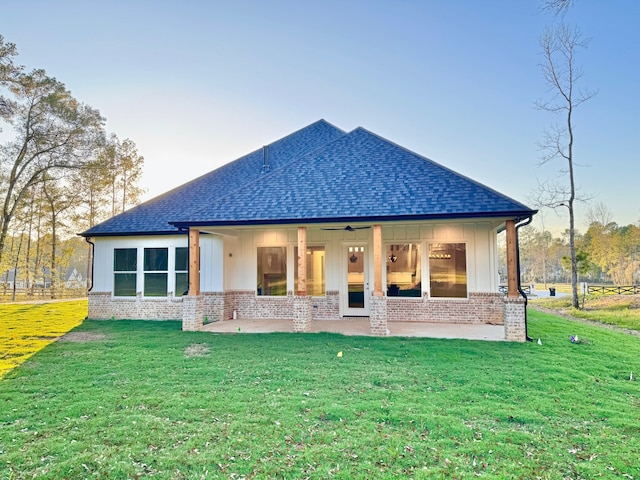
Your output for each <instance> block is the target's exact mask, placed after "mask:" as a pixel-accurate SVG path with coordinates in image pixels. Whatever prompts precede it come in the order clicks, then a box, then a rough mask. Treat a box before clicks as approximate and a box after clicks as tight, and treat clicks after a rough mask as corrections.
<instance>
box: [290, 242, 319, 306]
mask: <svg viewBox="0 0 640 480" xmlns="http://www.w3.org/2000/svg"><path fill="white" fill-rule="evenodd" d="M293 257H294V259H295V260H296V262H295V265H294V282H295V285H294V286H293V288H294V290H298V247H294V249H293ZM306 259H307V295H311V296H314V297H321V296H323V295H324V294H325V270H324V259H325V253H324V247H307V255H306Z"/></svg>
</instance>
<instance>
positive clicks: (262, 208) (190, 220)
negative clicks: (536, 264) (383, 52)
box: [82, 120, 535, 237]
mask: <svg viewBox="0 0 640 480" xmlns="http://www.w3.org/2000/svg"><path fill="white" fill-rule="evenodd" d="M265 153H266V154H267V155H266V156H265ZM265 159H268V168H263V165H264V163H265ZM534 213H535V211H534V210H531V209H529V208H528V207H526V206H525V205H523V204H521V203H519V202H517V201H515V200H513V199H511V198H508V197H506V196H505V195H502V194H500V193H498V192H496V191H495V190H492V189H491V188H489V187H486V186H484V185H481V184H479V183H477V182H475V181H473V180H471V179H469V178H467V177H465V176H463V175H460V174H458V173H456V172H454V171H452V170H450V169H448V168H446V167H444V166H442V165H439V164H438V163H436V162H433V161H432V160H429V159H428V158H426V157H423V156H421V155H418V154H416V153H414V152H411V151H409V150H407V149H405V148H403V147H401V146H399V145H397V144H395V143H392V142H390V141H388V140H386V139H384V138H382V137H380V136H378V135H375V134H373V133H371V132H369V131H367V130H365V129H363V128H357V129H355V130H353V131H352V132H350V133H346V132H344V131H343V130H340V129H338V128H336V127H334V126H333V125H331V124H329V123H328V122H326V121H324V120H320V121H318V122H315V123H313V124H311V125H309V126H308V127H305V128H303V129H301V130H299V131H297V132H294V133H292V134H291V135H288V136H286V137H284V138H282V139H280V140H278V141H276V142H274V143H272V144H270V145H269V146H268V149H267V150H265V149H259V150H256V151H254V152H252V153H250V154H248V155H245V156H244V157H241V158H239V159H237V160H235V161H233V162H231V163H229V164H226V165H224V166H222V167H220V168H218V169H216V170H214V171H212V172H209V173H207V174H205V175H203V176H201V177H199V178H197V179H195V180H193V181H191V182H189V183H186V184H184V185H182V186H180V187H177V188H175V189H173V190H171V191H169V192H167V193H165V194H163V195H161V196H159V197H156V198H154V199H152V200H149V201H148V202H145V203H143V204H141V205H139V206H138V207H135V208H133V209H131V210H129V211H127V212H124V213H122V214H120V215H117V216H115V217H113V218H111V219H109V220H107V221H105V222H103V223H101V224H99V225H97V226H95V227H93V228H91V229H89V230H87V231H86V232H83V233H82V235H83V236H85V237H92V236H113V235H137V234H169V233H177V232H178V231H179V228H180V227H188V226H190V225H193V226H197V225H200V226H204V225H241V224H245V225H252V224H254V225H255V224H273V223H295V222H300V221H301V220H303V221H304V222H305V223H321V222H338V221H347V222H353V221H373V220H374V219H377V220H379V221H383V220H425V219H445V218H447V219H454V218H480V217H494V218H498V217H520V216H530V215H532V214H534Z"/></svg>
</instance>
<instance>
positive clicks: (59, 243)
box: [0, 35, 144, 298]
mask: <svg viewBox="0 0 640 480" xmlns="http://www.w3.org/2000/svg"><path fill="white" fill-rule="evenodd" d="M17 55H18V51H17V49H16V46H15V45H14V44H12V43H9V42H6V41H5V39H4V37H3V36H2V35H0V209H1V210H0V285H2V286H3V288H4V289H5V290H6V289H7V288H11V289H13V292H14V296H15V290H16V288H17V285H19V284H20V285H21V286H23V287H24V288H25V289H27V290H31V292H32V293H33V291H34V289H35V288H36V287H37V286H39V285H42V286H46V287H47V288H48V291H49V294H50V296H51V297H52V298H55V297H56V296H57V292H58V290H59V288H60V283H61V280H63V278H64V273H65V272H66V269H67V267H68V265H69V262H70V261H71V259H72V257H73V255H74V252H75V250H76V248H78V245H77V244H78V241H77V239H75V240H69V237H71V236H72V235H73V234H75V233H77V232H79V231H83V230H85V229H87V228H90V227H92V226H93V225H95V224H97V223H99V222H101V221H103V220H105V219H106V218H108V217H110V216H113V215H115V214H117V213H120V212H122V211H124V210H126V209H127V208H129V207H131V206H133V205H135V204H137V203H138V202H139V199H140V196H141V194H142V193H143V190H142V189H141V188H140V186H139V182H140V180H141V177H142V169H143V165H144V158H143V157H142V155H140V153H139V152H138V150H137V147H136V145H135V143H134V142H133V141H132V140H130V139H125V140H120V139H119V138H118V136H117V135H116V134H114V133H108V132H107V131H106V129H105V119H104V117H102V116H101V115H100V112H99V111H98V110H97V109H95V108H93V107H91V106H89V105H86V104H84V103H82V102H80V101H79V100H77V99H76V98H74V97H73V95H72V94H71V92H70V91H69V90H68V89H67V88H66V87H65V85H64V84H63V83H62V82H60V81H58V80H57V79H55V78H53V77H51V76H49V75H47V73H46V72H45V70H43V69H34V70H31V71H27V69H26V68H25V67H24V66H22V65H18V64H17V63H16V58H17ZM87 247H88V246H87ZM83 270H84V269H83ZM83 273H84V272H83Z"/></svg>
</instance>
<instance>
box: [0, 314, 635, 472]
mask: <svg viewBox="0 0 640 480" xmlns="http://www.w3.org/2000/svg"><path fill="white" fill-rule="evenodd" d="M80 332H81V333H82V334H83V335H82V336H80V337H79V338H78V340H81V341H80V342H69V341H58V342H56V343H53V344H51V345H49V346H48V347H46V348H45V349H43V350H41V351H40V352H38V353H37V354H36V355H34V356H33V357H31V358H30V359H29V360H28V361H27V362H25V363H24V364H22V365H21V366H19V367H17V368H16V369H14V370H13V371H11V372H9V373H7V374H6V376H5V377H4V378H3V379H2V380H1V381H0V479H23V478H24V479H26V478H51V479H60V478H74V479H75V478H101V479H108V478H114V479H121V478H147V477H154V478H163V479H164V478H176V479H179V478H189V479H191V478H234V479H239V478H247V479H248V478H342V479H353V478H398V477H401V478H404V477H407V478H430V479H431V478H436V479H438V478H442V479H456V478H477V477H481V478H514V479H515V478H523V479H535V478H541V479H565V478H566V479H578V478H585V479H591V478H598V477H602V478H640V466H639V465H640V462H639V461H638V458H639V456H640V382H638V381H635V380H634V381H630V380H629V376H630V373H631V372H633V373H634V375H636V372H637V374H638V375H640V339H639V338H638V337H635V336H631V335H627V334H623V333H618V332H613V331H610V330H608V329H604V328H602V327H595V326H590V325H584V324H581V323H576V322H571V321H567V320H563V319H560V318H558V317H554V316H551V315H546V314H542V313H538V312H530V324H529V333H530V335H531V336H533V337H535V338H536V340H537V339H538V338H540V339H541V341H542V345H538V344H537V342H535V343H526V344H518V343H508V342H482V341H463V340H436V339H402V338H371V337H345V336H341V335H336V334H252V335H248V334H247V335H239V334H236V335H234V334H219V335H216V334H211V333H187V332H181V331H180V324H179V323H178V322H135V321H117V322H114V321H102V322H99V321H85V322H84V323H83V324H82V325H81V326H79V327H78V328H76V329H75V330H74V333H80ZM91 334H94V335H93V336H92V335H91ZM576 334H577V335H579V337H580V340H581V343H577V344H576V343H571V341H570V336H571V335H576ZM338 352H342V353H343V355H342V357H338V356H337V353H338Z"/></svg>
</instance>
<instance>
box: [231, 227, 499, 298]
mask: <svg viewBox="0 0 640 480" xmlns="http://www.w3.org/2000/svg"><path fill="white" fill-rule="evenodd" d="M297 235H298V233H297V226H293V227H284V228H278V227H274V228H255V229H252V230H236V231H235V232H234V235H233V236H228V237H225V240H224V249H225V251H224V255H223V258H224V270H225V272H224V290H225V291H228V290H242V291H249V290H251V291H255V290H256V283H257V278H256V272H257V253H256V252H257V250H256V249H257V248H258V247H263V246H286V247H287V291H289V292H295V291H296V286H295V285H294V275H293V273H294V264H295V262H296V259H295V258H294V247H295V246H297V244H298V239H297ZM372 235H373V234H372V229H363V230H356V231H354V232H347V231H344V230H322V229H320V228H318V227H315V226H310V227H308V230H307V245H308V246H324V247H325V249H326V265H325V271H326V290H327V291H332V290H344V288H345V286H346V283H345V282H346V280H345V275H344V268H345V267H344V247H345V246H346V245H348V244H350V243H353V244H363V245H366V246H367V247H368V248H367V262H368V263H367V266H368V273H369V278H368V280H369V283H370V287H371V288H372V283H373V255H372V252H371V248H372V246H373V238H372ZM495 236H496V231H495V227H494V225H492V224H491V222H465V223H453V222H450V223H445V222H443V223H429V224H425V223H422V224H419V223H415V224H383V225H382V238H383V246H385V248H386V245H387V244H391V243H417V244H419V245H420V248H421V255H420V258H421V262H422V265H421V268H422V272H423V282H422V288H423V291H428V289H429V281H428V279H429V276H428V275H429V259H428V255H427V252H428V248H429V243H431V242H455V243H465V244H466V251H467V287H468V291H469V292H497V291H498V281H497V278H498V270H497V250H496V249H497V244H496V239H495ZM385 275H386V271H385V269H383V285H386V278H384V277H385Z"/></svg>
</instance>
